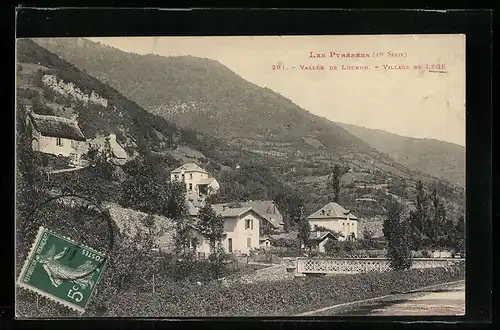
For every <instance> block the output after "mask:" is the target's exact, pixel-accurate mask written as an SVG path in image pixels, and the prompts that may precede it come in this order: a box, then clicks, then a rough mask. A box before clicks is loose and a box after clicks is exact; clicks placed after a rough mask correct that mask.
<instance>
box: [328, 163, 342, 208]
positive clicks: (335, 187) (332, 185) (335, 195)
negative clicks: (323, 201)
mask: <svg viewBox="0 0 500 330" xmlns="http://www.w3.org/2000/svg"><path fill="white" fill-rule="evenodd" d="M327 189H328V190H329V192H330V196H331V199H332V200H333V201H334V202H336V203H338V201H339V198H340V167H339V166H338V165H337V164H335V166H334V167H333V172H332V173H331V174H330V175H329V176H328V182H327Z"/></svg>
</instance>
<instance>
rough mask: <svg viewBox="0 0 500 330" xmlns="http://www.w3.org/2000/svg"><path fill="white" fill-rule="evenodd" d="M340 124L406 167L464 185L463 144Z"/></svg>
mask: <svg viewBox="0 0 500 330" xmlns="http://www.w3.org/2000/svg"><path fill="white" fill-rule="evenodd" d="M337 124H338V125H339V126H341V127H343V128H345V129H346V130H347V131H349V132H350V133H351V134H353V135H355V136H357V137H358V138H360V139H362V140H363V141H365V142H366V143H368V144H369V145H370V146H371V147H373V148H375V149H377V150H379V151H381V152H383V153H386V154H387V155H389V156H390V157H391V158H393V159H394V160H395V161H396V162H398V163H401V164H402V165H404V166H407V167H409V168H411V169H414V170H420V171H423V172H426V173H429V174H430V175H433V176H435V177H437V178H443V179H445V180H448V181H449V182H450V183H453V184H457V185H460V186H464V185H465V148H464V147H463V146H460V145H458V144H454V143H449V142H444V141H439V140H432V139H416V138H411V137H406V136H400V135H396V134H392V133H388V132H385V131H382V130H376V129H369V128H364V127H360V126H355V125H349V124H343V123H337Z"/></svg>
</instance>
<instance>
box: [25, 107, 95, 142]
mask: <svg viewBox="0 0 500 330" xmlns="http://www.w3.org/2000/svg"><path fill="white" fill-rule="evenodd" d="M30 118H31V122H32V123H33V126H34V127H35V129H36V130H37V131H38V132H40V134H42V135H43V136H50V137H60V138H65V139H71V140H77V141H85V136H84V135H83V133H82V131H81V130H80V127H78V123H77V122H75V121H74V120H71V119H68V118H64V117H56V116H46V115H38V114H35V113H31V114H30Z"/></svg>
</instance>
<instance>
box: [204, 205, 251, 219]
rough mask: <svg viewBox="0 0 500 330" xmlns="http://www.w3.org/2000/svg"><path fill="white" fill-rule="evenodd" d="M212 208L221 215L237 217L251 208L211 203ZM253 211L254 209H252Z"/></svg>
mask: <svg viewBox="0 0 500 330" xmlns="http://www.w3.org/2000/svg"><path fill="white" fill-rule="evenodd" d="M212 208H213V209H214V211H215V212H216V213H217V214H220V215H222V216H223V217H225V218H226V217H239V216H241V215H242V214H244V213H247V212H248V211H250V210H252V208H251V207H248V206H247V207H245V206H243V207H230V206H229V205H228V204H213V205H212ZM254 212H255V211H254Z"/></svg>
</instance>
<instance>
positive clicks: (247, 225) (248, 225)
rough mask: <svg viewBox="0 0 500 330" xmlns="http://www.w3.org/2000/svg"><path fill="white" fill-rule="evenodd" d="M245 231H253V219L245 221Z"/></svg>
mask: <svg viewBox="0 0 500 330" xmlns="http://www.w3.org/2000/svg"><path fill="white" fill-rule="evenodd" d="M245 229H253V221H252V219H246V220H245Z"/></svg>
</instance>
